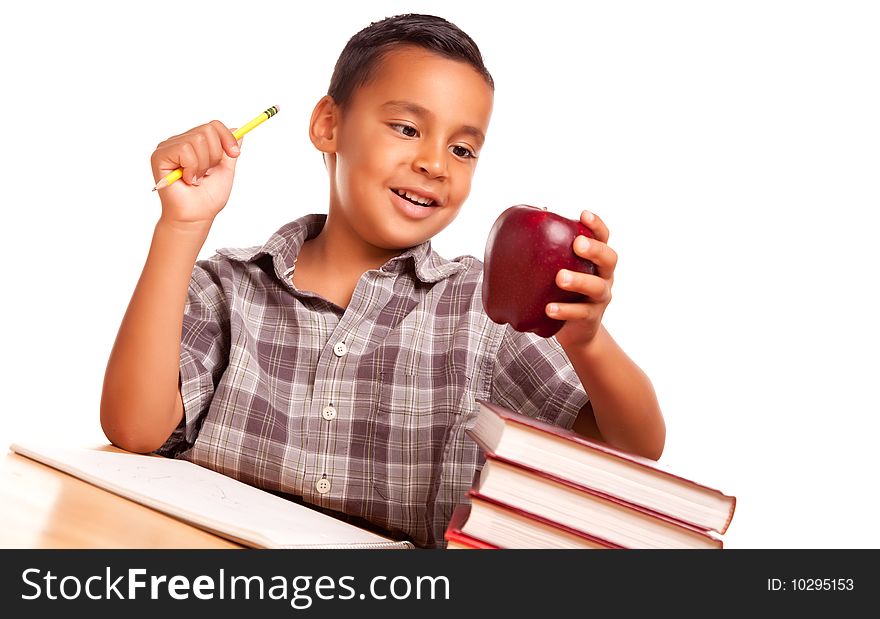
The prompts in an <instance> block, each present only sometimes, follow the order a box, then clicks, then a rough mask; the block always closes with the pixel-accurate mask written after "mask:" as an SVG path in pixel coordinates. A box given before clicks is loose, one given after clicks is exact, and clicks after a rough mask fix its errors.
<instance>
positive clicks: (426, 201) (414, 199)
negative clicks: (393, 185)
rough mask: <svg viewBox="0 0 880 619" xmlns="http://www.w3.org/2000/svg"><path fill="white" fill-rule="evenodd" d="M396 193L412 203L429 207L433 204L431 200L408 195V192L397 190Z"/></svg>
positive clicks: (411, 194) (412, 194)
mask: <svg viewBox="0 0 880 619" xmlns="http://www.w3.org/2000/svg"><path fill="white" fill-rule="evenodd" d="M396 191H397V195H400V196H404V197H405V198H407V199H408V200H410V201H412V202H418V203H419V204H422V205H424V206H431V205H432V204H433V203H434V201H433V200H429V199H428V198H423V197H421V196H418V195H416V194H414V193H410V192H408V191H403V190H401V189H397V190H396Z"/></svg>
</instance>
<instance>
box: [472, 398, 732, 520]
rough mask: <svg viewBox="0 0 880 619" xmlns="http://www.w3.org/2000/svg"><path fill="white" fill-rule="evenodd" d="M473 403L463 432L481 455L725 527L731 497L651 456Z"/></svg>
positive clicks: (682, 517) (672, 514) (674, 515)
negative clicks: (474, 410)
mask: <svg viewBox="0 0 880 619" xmlns="http://www.w3.org/2000/svg"><path fill="white" fill-rule="evenodd" d="M476 401H477V403H478V404H479V415H478V417H477V420H476V423H475V425H474V427H472V428H470V429H468V430H467V432H468V435H469V436H470V437H471V438H472V439H473V440H474V441H475V442H476V443H477V444H478V445H479V446H480V447H481V448H482V449H483V451H485V452H486V453H492V454H495V455H497V456H500V457H504V458H506V459H508V460H511V461H513V462H521V463H522V464H524V465H526V466H532V467H534V468H537V469H540V470H545V471H547V472H548V473H551V474H553V475H555V476H557V477H560V478H565V479H570V480H571V481H573V482H575V483H578V484H581V485H585V486H590V487H591V488H594V489H596V490H598V491H600V492H603V493H605V494H609V495H613V496H616V497H618V498H620V499H622V500H624V501H626V502H628V503H632V504H636V505H640V506H641V507H644V508H646V509H649V510H651V511H655V512H659V513H663V514H666V515H667V516H670V517H672V518H674V519H676V520H680V521H683V522H686V523H688V524H690V525H692V526H694V527H696V528H699V529H707V530H712V531H716V532H718V533H721V534H723V533H724V532H725V531H727V528H728V527H729V526H730V522H731V520H732V519H733V513H734V511H735V509H736V497H734V496H730V495H727V494H724V493H723V492H721V491H720V490H717V489H715V488H710V487H708V486H705V485H703V484H700V483H697V482H696V481H694V480H692V479H688V478H685V477H682V476H680V475H676V474H674V473H671V472H669V471H667V470H666V469H664V468H661V467H660V466H659V465H658V464H657V462H656V461H654V460H650V459H648V458H643V457H641V456H638V455H635V454H632V453H629V452H626V451H623V450H620V449H615V448H614V447H611V446H610V445H607V444H605V443H602V442H600V441H595V440H591V439H589V438H586V437H583V436H581V435H579V434H577V433H575V432H574V431H572V430H567V429H565V428H562V427H560V426H555V425H553V424H550V423H547V422H545V421H541V420H538V419H534V418H532V417H528V416H526V415H523V414H521V413H518V412H516V411H513V410H510V409H509V408H506V407H504V406H501V405H499V404H495V403H493V402H489V401H487V400H483V399H480V398H477V400H476ZM508 430H510V432H508ZM511 433H512V435H513V436H514V437H521V440H518V441H517V444H514V445H512V442H513V441H512V440H511V439H510V438H505V437H507V436H509V435H510V434H511ZM513 440H517V439H513Z"/></svg>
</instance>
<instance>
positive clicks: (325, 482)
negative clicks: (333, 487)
mask: <svg viewBox="0 0 880 619" xmlns="http://www.w3.org/2000/svg"><path fill="white" fill-rule="evenodd" d="M315 490H317V491H318V492H319V493H321V494H327V493H328V492H330V480H329V479H327V478H326V477H322V478H321V479H319V480H318V483H316V484H315Z"/></svg>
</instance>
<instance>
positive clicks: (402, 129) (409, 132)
mask: <svg viewBox="0 0 880 619" xmlns="http://www.w3.org/2000/svg"><path fill="white" fill-rule="evenodd" d="M390 127H391V128H392V129H394V130H395V131H397V132H398V133H401V134H403V135H405V136H406V137H408V138H414V137H416V136H417V135H418V134H419V130H418V129H416V128H415V127H410V126H409V125H402V124H400V123H392V124H391V125H390Z"/></svg>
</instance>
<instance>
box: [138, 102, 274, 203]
mask: <svg viewBox="0 0 880 619" xmlns="http://www.w3.org/2000/svg"><path fill="white" fill-rule="evenodd" d="M280 109H281V108H280V107H279V106H277V105H273V106H272V107H270V108H269V109H268V110H266V111H265V112H263V113H262V114H260V115H259V116H257V117H256V118H254V119H253V120H252V121H250V122H249V123H247V124H246V125H244V126H243V127H239V128H238V129H236V130H235V131H233V132H232V135H234V136H235V139H236V140H239V139H241V136H243V135H244V134H245V133H247V132H248V131H250V130H251V129H253V128H254V127H256V126H257V125H259V124H260V123H262V122H263V121H264V120H269V119H270V118H272V117H273V116H275V114H277V113H278V111H279V110H280ZM181 176H183V170H181V169H180V168H177V169H176V170H174V172H169V173H168V174H166V175H165V176H164V177H163V178H162V179H160V180H159V182H158V183H156V186H155V187H153V191H156V190H158V189H162V188H163V187H167V186H168V185H170V184H171V183H173V182H174V181H176V180H179V179H180V177H181Z"/></svg>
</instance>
